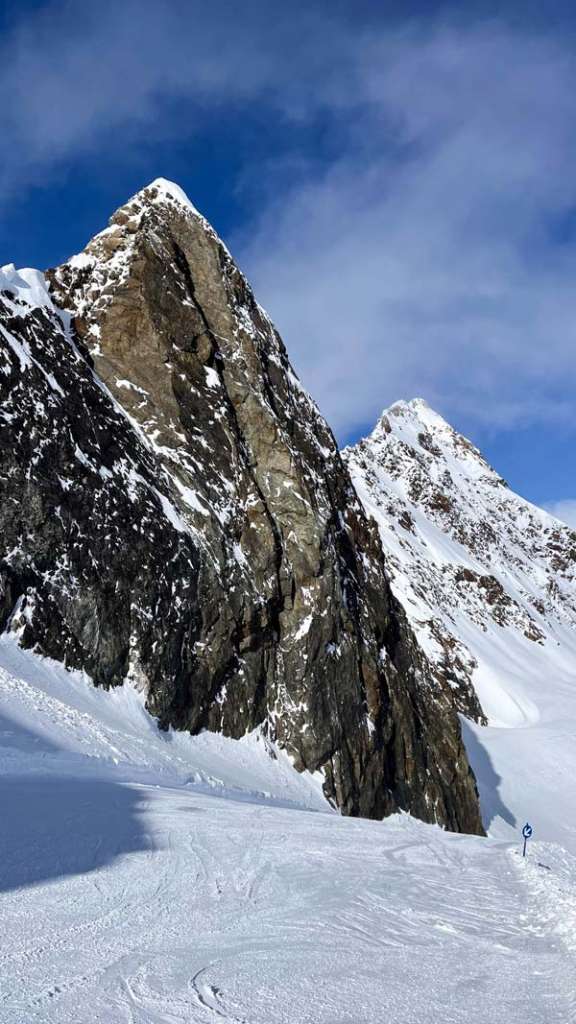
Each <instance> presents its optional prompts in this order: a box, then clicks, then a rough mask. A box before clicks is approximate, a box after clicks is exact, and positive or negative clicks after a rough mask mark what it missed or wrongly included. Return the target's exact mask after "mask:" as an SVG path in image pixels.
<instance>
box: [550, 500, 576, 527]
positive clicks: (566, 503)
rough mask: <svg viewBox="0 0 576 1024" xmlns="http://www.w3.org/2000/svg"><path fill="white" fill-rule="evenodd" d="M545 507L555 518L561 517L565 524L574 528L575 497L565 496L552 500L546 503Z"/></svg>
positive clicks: (575, 514)
mask: <svg viewBox="0 0 576 1024" xmlns="http://www.w3.org/2000/svg"><path fill="white" fill-rule="evenodd" d="M546 509H547V511H548V512H550V513H551V514H552V515H553V516H556V519H561V520H562V522H563V523H566V525H567V526H571V527H573V529H575V530H576V498H565V499H564V500H563V501H554V502H552V503H551V504H550V505H546Z"/></svg>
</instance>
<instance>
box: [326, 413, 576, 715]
mask: <svg viewBox="0 0 576 1024" xmlns="http://www.w3.org/2000/svg"><path fill="white" fill-rule="evenodd" d="M343 456H344V460H345V462H346V464H347V465H348V468H349V470H350V473H351V476H352V479H353V481H354V484H355V487H356V489H357V492H358V494H359V495H360V497H361V499H362V502H363V504H364V506H365V508H366V510H367V512H368V513H369V514H370V515H372V516H374V518H375V519H376V520H377V522H378V525H379V528H380V535H381V539H382V544H383V547H384V550H385V553H386V564H387V568H388V573H389V576H390V579H391V584H392V589H393V591H394V593H395V594H396V596H397V598H398V599H399V600H400V602H401V603H402V606H403V607H404V609H405V610H406V613H407V615H408V618H409V620H410V622H411V624H412V626H413V628H414V630H415V632H416V634H417V636H418V639H419V641H420V643H421V645H422V646H423V648H424V649H425V651H426V653H427V655H428V657H429V659H430V661H431V663H432V664H433V665H434V666H435V667H436V670H437V671H438V672H439V673H440V674H441V675H442V676H443V677H444V678H445V680H446V681H447V682H448V683H449V684H450V685H451V687H452V689H453V692H454V695H455V699H456V701H457V703H458V706H459V708H460V710H461V711H462V712H463V713H464V714H466V715H467V716H468V717H470V718H472V719H475V720H476V721H480V722H483V721H485V716H484V713H483V710H482V708H481V706H480V702H479V700H478V696H477V693H476V683H477V680H478V678H479V674H480V675H481V674H482V672H484V674H486V673H487V672H489V673H490V675H491V676H492V677H493V681H494V683H496V682H497V679H496V677H497V675H498V672H499V671H500V667H499V666H498V665H497V664H496V663H492V659H491V656H490V654H491V650H490V649H491V648H492V649H494V650H496V649H497V648H499V647H503V649H504V650H507V651H508V652H509V657H512V650H513V648H518V650H519V651H520V649H522V650H521V652H520V653H519V654H518V657H519V658H523V659H524V662H525V663H528V662H529V660H530V650H529V649H530V646H531V645H532V646H533V645H538V646H539V647H542V646H545V645H546V644H547V643H549V644H551V645H553V646H554V647H557V646H558V644H559V643H560V642H561V636H560V633H561V631H562V629H565V628H566V627H568V630H573V629H574V627H576V533H575V532H574V531H573V530H571V529H569V527H567V526H564V525H563V524H561V523H560V522H558V520H556V519H554V518H553V517H552V516H550V515H548V514H547V513H546V512H544V511H543V510H542V509H539V508H536V507H535V506H534V505H531V504H530V502H528V501H526V500H525V499H523V498H521V497H519V496H518V495H517V494H514V493H513V491H511V490H510V488H509V487H508V485H507V484H506V482H505V481H504V480H503V479H502V477H500V476H499V475H498V474H497V473H496V472H495V471H494V470H493V469H492V468H491V467H490V466H489V465H488V463H487V462H486V461H485V459H484V458H483V456H482V455H481V453H480V452H479V451H478V449H477V448H475V447H474V445H472V444H471V442H470V441H468V440H467V439H466V438H465V437H463V436H462V435H461V434H458V433H457V432H456V431H455V430H454V429H453V428H452V427H451V426H449V424H448V423H446V422H445V420H443V419H442V417H441V416H439V415H438V414H437V413H435V412H434V411H433V410H432V409H430V408H429V406H427V405H426V403H425V402H424V401H422V400H421V399H414V400H413V401H411V402H398V403H397V404H396V405H393V406H392V407H391V408H390V409H388V410H387V411H386V412H384V413H383V415H382V417H381V419H380V421H379V422H378V424H377V425H376V427H375V429H374V431H373V433H372V434H371V435H370V436H369V437H368V438H365V439H364V440H362V441H359V442H358V443H357V444H356V445H354V446H353V447H351V448H348V449H346V450H345V452H344V453H343ZM503 635H504V636H505V637H506V642H505V643H504V644H502V639H501V638H502V636H503ZM503 668H504V671H505V661H504V664H503Z"/></svg>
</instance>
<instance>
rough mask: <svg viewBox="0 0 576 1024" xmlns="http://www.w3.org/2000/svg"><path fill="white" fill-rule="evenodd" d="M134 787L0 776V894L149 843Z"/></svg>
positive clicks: (72, 872)
mask: <svg viewBox="0 0 576 1024" xmlns="http://www.w3.org/2000/svg"><path fill="white" fill-rule="evenodd" d="M143 802H144V799H143V795H142V793H141V791H140V790H138V789H132V788H131V787H130V786H125V785H119V784H117V783H115V782H109V781H101V780H97V779H90V778H73V777H67V776H58V775H52V774H50V775H44V776H41V775H3V776H0V822H1V823H2V824H1V829H0V892H7V891H9V890H12V889H18V888H21V887H22V886H29V885H35V884H36V883H38V882H45V881H47V880H48V879H55V878H62V877H64V876H66V875H78V874H85V873H86V872H90V871H96V870H97V869H98V868H101V867H104V866H105V865H106V864H110V863H111V862H112V861H114V860H115V859H116V858H117V857H121V856H123V855H125V854H127V853H136V852H142V851H144V850H149V849H152V848H153V843H152V842H151V840H150V839H149V837H148V836H147V835H146V832H145V830H144V825H143V821H142V818H141V810H142V805H143Z"/></svg>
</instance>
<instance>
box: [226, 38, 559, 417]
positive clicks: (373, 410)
mask: <svg viewBox="0 0 576 1024" xmlns="http://www.w3.org/2000/svg"><path fill="white" fill-rule="evenodd" d="M357 56H358V61H359V63H361V65H362V78H361V80H360V83H359V85H358V90H359V91H358V93H357V108H356V117H355V122H354V125H353V129H352V130H351V133H350V136H349V144H348V145H347V146H346V147H345V151H344V152H343V153H342V156H341V157H340V159H338V160H336V161H335V162H334V163H333V165H332V166H331V167H329V168H328V169H327V170H326V169H325V170H324V171H323V172H322V173H320V174H317V175H316V176H315V178H314V179H313V180H308V181H306V182H305V183H304V184H298V186H297V187H296V188H294V189H293V190H292V191H290V192H289V193H288V194H282V195H280V196H279V197H278V198H277V199H276V200H275V201H274V200H272V201H270V202H269V203H267V204H266V205H265V206H264V208H263V210H262V212H261V218H260V222H259V224H258V226H257V228H256V230H255V231H254V232H253V233H252V234H251V236H250V238H249V241H248V242H244V245H243V244H242V243H243V239H242V238H239V239H237V240H236V244H235V248H238V247H239V248H240V250H241V256H242V261H243V263H245V264H246V266H247V268H248V271H249V274H250V276H251V277H252V278H253V280H254V283H255V285H256V290H257V292H258V294H259V295H260V297H261V300H262V301H263V302H264V304H266V305H267V306H268V307H269V309H270V310H271V312H272V314H273V315H274V317H275V318H276V320H277V322H278V325H279V327H280V329H281V331H282V332H283V334H284V336H285V340H286V342H287V346H288V349H289V351H290V353H291V355H292V356H293V358H294V360H295V363H296V366H297V368H298V369H299V370H300V372H301V374H302V376H303V377H304V380H305V381H306V383H307V385H308V387H309V388H310V390H311V391H312V392H313V393H314V394H315V395H316V397H317V398H318V400H319V402H320V405H321V407H322V409H323V411H324V412H325V414H326V415H327V416H328V418H329V420H330V422H331V423H332V424H333V425H334V426H335V427H336V429H337V430H338V431H339V433H340V434H341V435H342V434H346V433H347V432H348V431H352V430H354V428H356V427H357V426H359V425H361V424H362V423H365V422H366V421H367V420H373V419H374V418H375V417H376V416H377V415H378V413H379V411H380V410H381V408H382V407H383V406H384V405H386V404H389V403H390V402H392V401H394V400H395V399H397V398H399V397H411V396H413V395H424V396H425V397H427V398H428V400H429V401H430V402H431V403H432V404H437V405H439V406H440V408H441V409H442V410H443V411H444V412H445V413H446V414H447V415H449V416H456V418H457V419H458V418H459V416H460V417H461V416H465V417H466V418H467V419H468V420H474V421H476V422H478V423H480V424H491V425H492V426H496V427H498V426H511V425H517V424H521V423H522V424H527V423H530V422H542V421H556V422H564V423H573V422H574V418H575V414H576V402H575V393H574V389H573V387H571V386H567V382H573V381H574V376H575V372H576V299H575V295H576V293H575V290H574V280H575V279H576V258H575V250H574V248H572V247H568V246H566V247H562V246H560V245H558V244H557V240H556V239H554V238H553V237H552V230H553V225H555V224H557V223H558V222H560V221H561V219H562V217H563V216H564V214H565V213H566V212H567V211H569V210H570V208H571V207H572V204H574V203H576V188H575V184H576V183H575V181H574V179H573V175H572V173H571V167H572V166H573V165H574V161H575V158H576V135H574V133H573V131H572V125H573V123H574V120H575V118H576V70H575V67H574V64H573V61H572V58H571V57H570V56H569V55H568V54H567V53H566V52H565V51H564V49H563V47H562V45H561V44H560V43H558V42H554V41H552V40H550V39H546V38H544V37H542V38H539V39H531V38H527V37H526V36H523V35H517V34H515V33H514V32H511V31H510V30H505V29H503V28H500V27H498V26H496V25H488V26H485V27H480V28H468V29H463V28H460V29H459V30H455V29H450V30H449V29H446V30H444V31H438V32H436V33H433V34H429V35H428V36H426V35H424V34H423V33H422V32H421V31H413V32H408V33H405V34H399V35H396V36H394V37H387V38H384V39H383V40H381V41H380V43H376V44H375V43H371V44H370V45H369V46H368V47H367V48H366V49H365V50H364V51H362V50H361V49H359V50H358V55H357Z"/></svg>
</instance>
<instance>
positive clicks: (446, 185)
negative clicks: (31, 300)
mask: <svg viewBox="0 0 576 1024" xmlns="http://www.w3.org/2000/svg"><path fill="white" fill-rule="evenodd" d="M575 40H576V19H575V17H574V15H573V13H572V9H571V5H570V4H562V3H559V4H557V5H550V4H547V5H544V4H542V3H535V2H533V0H532V2H531V0H525V2H522V3H521V4H508V5H507V4H490V3H482V4H474V3H467V4H466V5H465V13H464V14H463V13H462V5H455V4H450V3H442V4H438V3H424V2H420V3H418V4H413V5H410V4H406V3H389V4H385V3H383V2H381V0H378V2H373V3H371V2H363V0H354V2H352V0H350V2H338V0H337V2H334V0H332V2H331V3H328V2H324V0H321V2H317V3H313V4H311V3H307V4H304V3H300V2H299V0H294V2H292V3H291V4H289V5H286V4H281V3H279V2H278V3H276V2H275V0H268V2H266V3H264V2H261V0H245V2H244V3H239V2H231V0H212V2H211V3H210V4H206V3H200V2H198V0H164V2H162V0H156V2H154V3H152V2H147V0H117V2H116V3H110V2H107V0H104V2H100V3H98V4H96V3H92V2H91V0H82V2H80V0H76V2H68V3H62V2H61V0H59V2H55V3H39V2H31V0H28V2H19V3H18V4H16V3H12V2H11V0H8V2H6V0H5V2H4V4H3V5H2V6H1V7H0V97H1V100H0V129H1V132H0V138H2V162H1V163H0V204H1V208H0V249H1V252H0V260H1V262H2V263H6V262H15V263H16V264H17V265H20V266H25V265H33V266H40V267H44V266H48V265H53V264H55V263H57V262H59V261H61V260H62V259H64V258H65V257H66V256H68V255H70V254H71V253H73V252H76V251H78V250H79V249H81V248H83V246H84V245H85V243H86V241H87V240H88V238H89V237H90V236H91V235H93V234H94V233H95V232H96V231H98V230H99V229H100V228H101V227H103V226H104V224H105V223H106V221H107V218H108V217H109V215H110V213H111V212H112V210H113V209H114V208H115V207H116V206H118V205H119V204H120V203H122V202H123V201H125V199H126V198H127V197H128V196H130V195H131V194H132V193H133V192H135V191H136V190H137V189H139V188H140V187H142V186H143V185H144V184H146V183H147V182H148V181H150V180H151V179H153V178H155V177H158V176H163V177H167V178H171V179H173V180H176V181H177V182H178V183H179V184H180V185H182V187H183V188H184V189H185V190H186V191H187V192H188V194H189V195H190V197H191V198H192V200H193V202H194V203H195V204H196V206H198V207H199V208H200V209H201V210H202V212H203V213H204V214H205V215H206V216H207V217H208V218H209V219H210V220H211V222H212V223H213V224H214V226H215V228H216V229H217V230H218V232H219V233H220V234H221V235H222V236H223V237H224V239H225V240H226V241H227V243H228V244H229V246H230V247H231V249H232V251H233V253H234V254H235V256H236V257H237V259H238V261H239V262H240V264H241V266H242V267H243V269H244V270H245V271H246V272H247V273H248V276H249V277H250V278H251V280H252V282H253V284H254V286H255V289H256V292H257V294H258V297H259V299H260V301H262V303H263V304H264V305H265V306H267V308H268V309H269V311H270V313H271V315H272V316H273V318H274V319H275V320H276V322H277V324H278V326H279V328H280V330H281V332H282V334H283V336H284V339H285V341H286V344H287V347H288V349H289V352H290V354H291V357H292V359H293V362H294V364H295V366H296V368H297V370H298V371H299V373H300V375H301V377H302V378H303V380H304V382H305V383H306V385H307V387H308V388H309V390H310V391H311V392H312V394H313V395H314V397H315V398H316V399H317V401H318V403H319V405H320V407H321V409H322V411H323V412H324V413H325V415H326V416H327V418H328V419H329V421H330V423H331V425H332V426H333V428H334V429H335V432H336V433H337V435H338V437H339V438H340V440H341V441H343V442H344V441H347V440H351V439H354V438H355V437H357V436H359V435H360V434H362V433H364V432H366V431H367V430H369V429H370V428H371V426H372V424H373V422H374V420H375V419H376V418H377V416H378V415H379V413H380V411H381V410H382V408H383V407H385V406H387V405H389V404H391V403H392V402H393V401H395V400H396V399H398V398H410V397H414V396H416V395H419V396H423V397H424V398H426V399H427V400H428V401H429V402H430V404H431V405H433V406H434V407H436V408H437V409H438V410H439V411H440V412H442V413H443V414H444V415H445V416H446V417H447V418H448V419H449V420H450V421H451V422H452V423H453V424H454V425H455V426H456V427H457V428H459V429H461V430H462V431H464V432H465V433H466V434H468V436H470V437H472V439H473V440H474V441H475V442H476V443H477V444H479V445H480V447H482V449H483V450H484V452H485V453H486V454H487V456H488V457H489V459H490V460H491V461H492V462H493V463H494V465H495V466H496V468H497V469H498V470H499V471H500V472H501V473H502V475H503V476H505V477H506V478H507V479H508V480H509V482H510V483H511V484H512V485H513V486H514V487H515V489H517V490H518V491H520V492H521V493H523V494H524V495H526V496H527V497H529V498H531V499H532V500H534V501H536V502H538V503H540V504H548V505H553V504H555V503H558V502H564V503H565V504H564V505H563V506H562V508H561V511H562V514H563V515H564V516H565V517H566V518H567V519H573V521H574V523H575V524H576V482H575V480H574V468H575V462H576V459H575V455H574V447H575V444H574V442H575V440H576V429H575V424H576V389H575V387H574V382H575V375H576V337H575V334H576V289H575V287H574V284H575V281H576V173H575V166H576V132H575V131H574V124H575V123H576V61H575V57H574V53H575V52H576V51H575V47H574V43H575Z"/></svg>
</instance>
